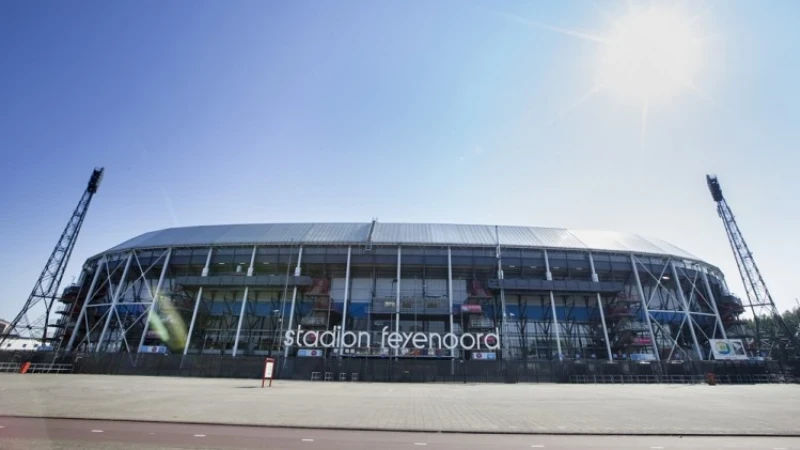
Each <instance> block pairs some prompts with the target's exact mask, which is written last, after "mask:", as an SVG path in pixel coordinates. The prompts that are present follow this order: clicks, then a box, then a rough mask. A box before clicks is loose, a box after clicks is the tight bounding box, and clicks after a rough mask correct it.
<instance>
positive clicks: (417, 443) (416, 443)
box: [414, 442, 428, 445]
mask: <svg viewBox="0 0 800 450" xmlns="http://www.w3.org/2000/svg"><path fill="white" fill-rule="evenodd" d="M414 445H428V444H427V443H425V442H414Z"/></svg>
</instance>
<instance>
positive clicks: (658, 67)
mask: <svg viewBox="0 0 800 450" xmlns="http://www.w3.org/2000/svg"><path fill="white" fill-rule="evenodd" d="M692 23H693V21H692V18H691V17H689V16H687V15H684V14H682V13H681V11H679V10H677V9H675V8H671V7H658V6H654V7H651V8H648V9H644V10H638V11H637V10H631V11H629V12H628V13H627V14H626V15H624V16H622V17H620V18H619V19H617V20H616V21H615V22H614V27H613V30H611V32H610V33H609V34H608V35H606V36H605V37H604V41H605V42H604V43H605V45H602V46H600V47H599V50H600V51H601V52H602V59H601V63H600V67H599V69H598V73H597V80H596V83H597V85H598V86H599V87H600V89H601V90H603V91H608V92H610V93H614V94H616V95H619V96H621V97H622V98H623V99H626V100H632V101H635V102H646V103H652V102H654V101H658V100H663V99H666V98H669V97H671V96H674V95H675V94H677V93H678V92H679V91H681V90H683V89H685V88H687V87H691V86H692V79H693V78H694V76H695V75H696V73H697V71H698V69H699V65H700V62H701V54H700V53H701V52H700V41H701V39H699V38H698V37H697V36H695V35H694V32H693V30H692Z"/></svg>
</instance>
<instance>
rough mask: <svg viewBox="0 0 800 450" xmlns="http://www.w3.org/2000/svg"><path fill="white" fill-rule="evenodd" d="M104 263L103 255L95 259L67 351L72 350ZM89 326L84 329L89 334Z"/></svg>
mask: <svg viewBox="0 0 800 450" xmlns="http://www.w3.org/2000/svg"><path fill="white" fill-rule="evenodd" d="M105 264H106V259H105V257H103V258H101V259H100V260H98V261H97V265H96V266H95V272H94V277H92V282H91V284H89V291H88V292H87V293H86V297H85V298H84V300H83V305H82V306H81V312H80V313H79V314H78V320H77V322H75V326H74V327H73V328H72V336H70V337H69V342H68V343H67V349H66V352H67V353H69V352H70V351H72V346H73V345H74V344H75V336H77V335H78V329H79V328H80V326H81V321H82V320H83V317H84V316H85V315H86V307H87V306H88V304H89V302H90V301H92V295H94V289H95V287H96V286H97V280H98V279H99V278H100V272H102V271H103V267H104V266H105ZM89 331H90V330H89V328H88V327H87V329H86V335H87V336H88V335H89Z"/></svg>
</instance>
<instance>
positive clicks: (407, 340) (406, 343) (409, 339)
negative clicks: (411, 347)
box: [403, 333, 416, 347]
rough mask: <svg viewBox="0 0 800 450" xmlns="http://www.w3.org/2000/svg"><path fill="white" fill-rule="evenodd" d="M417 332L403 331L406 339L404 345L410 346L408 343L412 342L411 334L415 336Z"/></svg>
mask: <svg viewBox="0 0 800 450" xmlns="http://www.w3.org/2000/svg"><path fill="white" fill-rule="evenodd" d="M415 334H416V333H403V337H404V338H405V340H404V341H403V347H408V343H409V342H411V336H414V335H415Z"/></svg>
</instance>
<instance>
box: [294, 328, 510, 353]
mask: <svg viewBox="0 0 800 450" xmlns="http://www.w3.org/2000/svg"><path fill="white" fill-rule="evenodd" d="M283 343H284V344H285V345H287V346H293V345H297V346H299V347H312V348H339V347H341V348H354V347H360V348H364V347H371V346H372V335H371V334H370V333H368V332H366V331H358V332H355V331H342V327H340V326H335V327H333V330H326V331H317V330H304V329H303V328H302V327H300V326H298V327H297V330H288V331H286V334H285V335H284V341H283ZM380 344H381V345H380V346H381V348H386V347H389V348H393V349H399V348H411V347H413V348H417V349H424V348H432V349H442V348H446V349H449V350H454V349H457V348H459V349H462V350H473V349H475V350H484V349H485V350H497V349H498V348H500V334H499V331H498V330H497V329H495V332H494V333H462V334H461V335H456V334H454V333H444V334H442V333H423V332H409V333H405V332H391V331H389V327H383V330H381V342H380Z"/></svg>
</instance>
